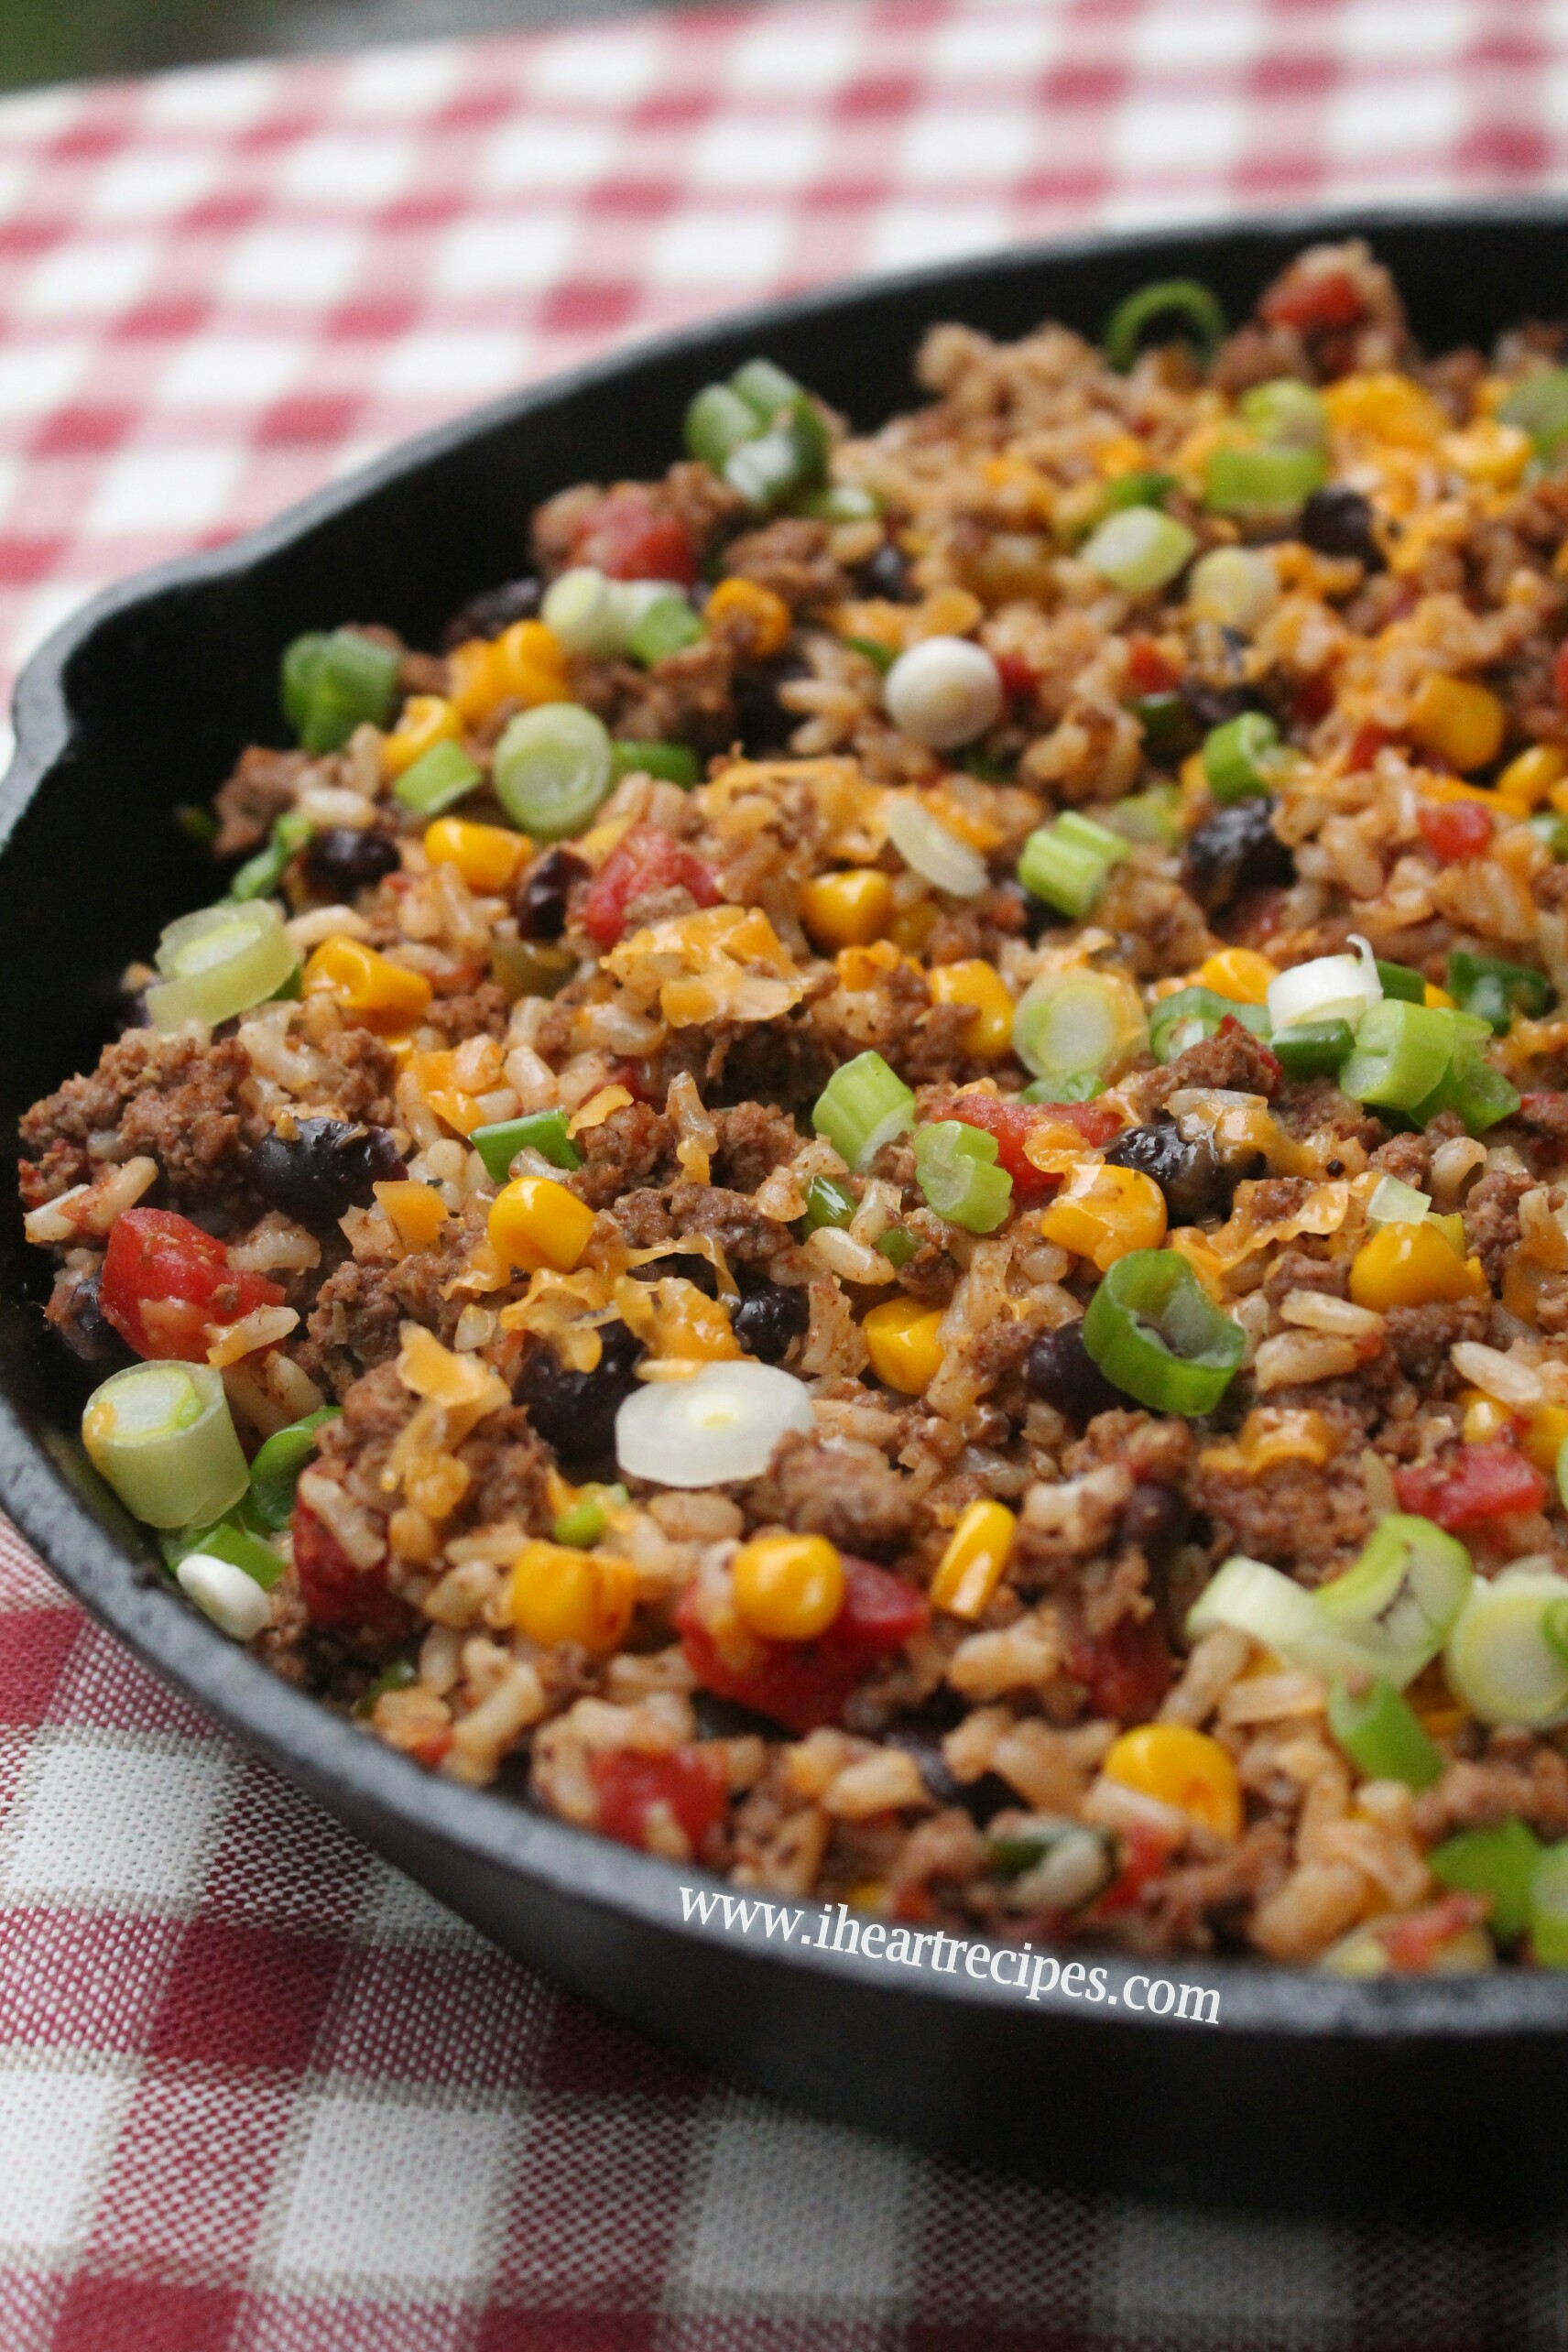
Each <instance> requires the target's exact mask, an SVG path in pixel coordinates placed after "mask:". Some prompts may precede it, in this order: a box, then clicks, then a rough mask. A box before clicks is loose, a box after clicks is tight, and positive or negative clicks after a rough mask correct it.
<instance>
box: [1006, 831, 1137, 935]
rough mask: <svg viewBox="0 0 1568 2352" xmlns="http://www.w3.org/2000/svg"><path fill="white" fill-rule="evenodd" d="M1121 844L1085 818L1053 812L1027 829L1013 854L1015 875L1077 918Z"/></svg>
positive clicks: (1122, 848) (1095, 895) (1050, 904)
mask: <svg viewBox="0 0 1568 2352" xmlns="http://www.w3.org/2000/svg"><path fill="white" fill-rule="evenodd" d="M1126 855H1127V844H1126V842H1125V841H1123V840H1122V839H1121V838H1120V837H1119V836H1118V835H1117V834H1116V833H1112V832H1110V831H1109V829H1108V828H1107V827H1106V826H1105V825H1097V824H1095V823H1094V821H1093V820H1092V819H1091V818H1088V817H1080V816H1077V815H1075V814H1074V815H1069V816H1062V817H1058V818H1057V820H1056V822H1055V823H1054V824H1052V825H1040V827H1038V828H1037V830H1036V831H1035V832H1033V833H1030V835H1029V839H1028V841H1026V842H1025V844H1024V846H1023V854H1022V855H1021V856H1020V857H1019V859H1018V880H1019V881H1020V882H1021V883H1022V884H1023V886H1024V888H1025V889H1026V890H1029V891H1032V893H1033V894H1034V896H1035V897H1036V898H1043V899H1044V900H1045V903H1046V905H1047V906H1048V907H1054V908H1055V909H1057V911H1058V913H1060V914H1063V915H1071V916H1073V917H1074V918H1075V919H1076V920H1078V921H1079V922H1082V921H1083V920H1084V918H1085V917H1086V916H1087V915H1088V913H1089V911H1090V909H1092V908H1093V907H1094V904H1095V902H1096V901H1097V899H1098V898H1099V897H1100V894H1101V892H1102V891H1103V890H1104V888H1105V884H1106V882H1107V880H1108V879H1109V877H1110V871H1111V867H1112V866H1114V865H1115V864H1116V860H1117V859H1118V858H1122V857H1125V856H1126Z"/></svg>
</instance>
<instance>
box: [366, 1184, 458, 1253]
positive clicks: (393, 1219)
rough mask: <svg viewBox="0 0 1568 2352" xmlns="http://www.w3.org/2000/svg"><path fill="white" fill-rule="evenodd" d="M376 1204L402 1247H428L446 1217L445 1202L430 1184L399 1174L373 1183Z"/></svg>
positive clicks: (372, 1188)
mask: <svg viewBox="0 0 1568 2352" xmlns="http://www.w3.org/2000/svg"><path fill="white" fill-rule="evenodd" d="M371 1190H372V1192H374V1193H375V1195H376V1205H377V1207H378V1208H379V1209H380V1211H381V1213H382V1214H383V1216H385V1217H386V1219H387V1223H388V1224H389V1225H391V1227H392V1230H393V1232H394V1233H395V1234H396V1235H397V1238H398V1240H399V1241H400V1242H401V1243H402V1245H403V1247H404V1248H405V1249H428V1248H429V1247H430V1244H431V1242H432V1241H434V1239H435V1237H436V1236H437V1234H438V1233H440V1231H441V1227H442V1225H445V1223H446V1220H447V1205H446V1203H445V1202H444V1201H443V1200H442V1199H441V1194H440V1193H439V1192H437V1190H436V1188H435V1186H434V1185H433V1184H418V1183H415V1182H414V1181H412V1179H410V1178H407V1177H399V1178H398V1179H397V1181H396V1182H389V1183H382V1184H373V1185H372V1186H371Z"/></svg>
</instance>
